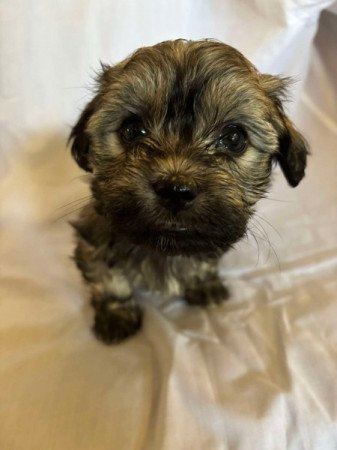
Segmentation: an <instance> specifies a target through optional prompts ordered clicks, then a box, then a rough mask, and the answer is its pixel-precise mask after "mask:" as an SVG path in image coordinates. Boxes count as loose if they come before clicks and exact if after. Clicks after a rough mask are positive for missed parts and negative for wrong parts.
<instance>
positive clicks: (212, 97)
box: [70, 40, 308, 254]
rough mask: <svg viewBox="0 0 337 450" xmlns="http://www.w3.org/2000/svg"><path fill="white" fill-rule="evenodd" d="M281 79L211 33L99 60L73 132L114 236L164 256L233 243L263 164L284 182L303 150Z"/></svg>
mask: <svg viewBox="0 0 337 450" xmlns="http://www.w3.org/2000/svg"><path fill="white" fill-rule="evenodd" d="M286 84H287V81H286V80H284V79H281V78H278V77H274V76H270V75H263V74H260V73H259V72H258V71H257V70H256V69H255V67H254V66H253V65H252V64H250V63H249V62H248V61H247V60H246V59H245V58H244V57H243V56H242V55H241V54H240V53H239V52H238V51H237V50H235V49H234V48H232V47H229V46H227V45H225V44H222V43H219V42H214V41H195V42H194V41H183V40H177V41H168V42H163V43H161V44H158V45H155V46H153V47H147V48H141V49H139V50H137V51H136V52H135V53H134V54H133V55H132V56H131V57H129V58H128V59H126V60H125V61H123V62H121V63H119V64H118V65H116V66H114V67H108V66H103V68H102V74H101V76H100V77H99V83H98V90H97V94H96V96H95V98H94V99H93V100H92V101H91V102H90V103H89V104H88V105H87V107H86V108H85V110H84V111H83V113H82V115H81V116H80V118H79V121H78V122H77V124H76V125H75V127H74V128H73V130H72V132H71V136H70V138H71V141H72V154H73V156H74V158H75V160H76V161H77V163H78V164H79V165H80V166H81V167H82V168H83V169H84V170H86V171H89V172H92V175H93V181H92V190H93V194H94V197H95V199H96V204H97V208H98V209H99V211H100V213H101V214H104V216H105V217H106V218H107V219H108V220H109V222H110V224H111V227H112V228H113V229H114V231H115V232H117V233H120V234H121V235H123V236H124V237H127V238H128V239H129V240H131V241H133V242H134V243H136V244H139V245H143V246H146V247H148V248H152V249H154V250H159V251H162V252H165V253H168V254H196V253H210V254H212V253H218V252H220V251H221V252H222V251H224V250H226V249H228V248H229V247H230V246H231V245H232V244H233V243H235V242H236V241H237V240H238V239H240V238H241V237H242V236H243V235H244V233H245V231H246V226H247V222H248V220H249V217H250V216H251V214H252V212H253V208H254V205H255V203H256V202H257V200H258V199H260V198H261V197H262V196H263V195H264V193H265V192H266V189H267V188H268V185H269V181H270V175H271V169H272V165H273V161H278V162H279V163H280V166H281V168H282V171H283V173H284V175H285V177H286V179H287V180H288V182H289V184H290V185H291V186H296V185H297V184H298V183H299V182H300V181H301V179H302V178H303V176H304V170H305V166H306V157H307V153H308V151H307V148H306V144H305V141H304V139H303V137H302V136H301V135H300V133H299V132H298V131H296V129H295V128H294V126H293V125H292V123H291V122H290V120H289V119H288V118H287V117H286V116H285V114H284V111H283V108H282V100H283V98H284V96H285V90H286Z"/></svg>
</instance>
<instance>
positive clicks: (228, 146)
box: [215, 125, 247, 154]
mask: <svg viewBox="0 0 337 450" xmlns="http://www.w3.org/2000/svg"><path fill="white" fill-rule="evenodd" d="M246 144H247V134H246V132H245V130H244V129H243V128H241V127H240V126H239V125H227V126H226V127H225V128H224V129H223V130H222V133H221V136H220V137H219V138H218V139H217V140H216V141H215V148H216V149H222V148H223V149H225V150H228V151H230V152H232V153H235V154H240V153H242V152H243V151H244V150H245V148H246Z"/></svg>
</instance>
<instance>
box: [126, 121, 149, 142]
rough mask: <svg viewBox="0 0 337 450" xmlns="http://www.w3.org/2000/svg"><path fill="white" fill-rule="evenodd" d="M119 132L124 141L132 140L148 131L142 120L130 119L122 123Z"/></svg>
mask: <svg viewBox="0 0 337 450" xmlns="http://www.w3.org/2000/svg"><path fill="white" fill-rule="evenodd" d="M119 134H120V136H121V138H122V139H123V140H124V141H126V142H132V141H134V140H135V139H139V138H142V137H144V136H146V135H147V131H146V129H145V127H144V125H143V124H142V122H141V121H140V120H132V121H130V120H128V121H126V122H124V123H123V124H122V126H121V128H120V130H119Z"/></svg>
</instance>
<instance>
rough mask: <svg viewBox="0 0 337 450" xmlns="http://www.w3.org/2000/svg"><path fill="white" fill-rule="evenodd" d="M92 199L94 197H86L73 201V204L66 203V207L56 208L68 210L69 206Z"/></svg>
mask: <svg viewBox="0 0 337 450" xmlns="http://www.w3.org/2000/svg"><path fill="white" fill-rule="evenodd" d="M91 198H92V195H85V196H84V197H80V198H78V199H76V200H73V201H71V202H69V203H66V204H65V205H61V206H58V207H57V208H56V210H59V209H63V208H66V207H67V206H69V205H73V204H74V203H81V202H84V201H87V200H90V199H91Z"/></svg>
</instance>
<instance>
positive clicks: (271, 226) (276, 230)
mask: <svg viewBox="0 0 337 450" xmlns="http://www.w3.org/2000/svg"><path fill="white" fill-rule="evenodd" d="M254 216H255V217H258V218H259V219H261V220H263V222H265V223H266V224H267V225H269V226H270V228H272V229H273V230H274V231H275V233H276V234H277V235H278V237H279V238H280V239H282V236H281V234H280V232H279V231H278V229H277V228H275V227H274V225H272V224H271V223H270V222H269V221H268V220H267V219H265V218H264V217H262V216H261V215H260V214H258V213H257V212H255V213H254Z"/></svg>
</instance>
